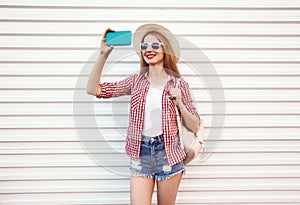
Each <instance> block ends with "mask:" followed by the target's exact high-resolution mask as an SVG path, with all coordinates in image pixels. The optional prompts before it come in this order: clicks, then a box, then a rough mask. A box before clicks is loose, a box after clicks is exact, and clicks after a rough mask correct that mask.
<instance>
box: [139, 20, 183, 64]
mask: <svg viewBox="0 0 300 205" xmlns="http://www.w3.org/2000/svg"><path fill="white" fill-rule="evenodd" d="M150 31H156V32H158V33H160V34H161V35H163V36H164V37H165V38H166V39H167V40H168V41H169V43H170V45H171V47H172V49H173V52H174V55H175V56H176V57H177V59H179V57H180V47H179V43H178V41H177V39H176V37H175V36H174V34H172V32H171V31H169V30H168V29H167V28H165V27H163V26H161V25H158V24H145V25H142V26H140V27H138V28H137V29H136V31H135V32H134V34H133V47H134V50H135V51H136V52H137V54H138V55H140V52H141V48H140V44H141V43H142V39H143V38H144V36H145V35H146V34H147V33H148V32H150Z"/></svg>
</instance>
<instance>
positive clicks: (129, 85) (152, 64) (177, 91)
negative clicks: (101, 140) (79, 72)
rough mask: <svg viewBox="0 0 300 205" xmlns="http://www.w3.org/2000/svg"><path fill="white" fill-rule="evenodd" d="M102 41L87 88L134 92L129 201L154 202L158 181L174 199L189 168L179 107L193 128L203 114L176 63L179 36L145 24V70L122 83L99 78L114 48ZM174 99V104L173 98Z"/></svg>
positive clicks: (139, 40)
mask: <svg viewBox="0 0 300 205" xmlns="http://www.w3.org/2000/svg"><path fill="white" fill-rule="evenodd" d="M111 31H113V30H111V29H107V30H106V32H105V33H104V35H103V38H102V41H101V48H100V50H101V52H100V56H99V58H98V60H97V62H96V64H95V66H94V68H93V70H92V72H91V74H90V77H89V80H88V84H87V88H86V91H87V93H88V94H91V95H95V96H97V97H99V98H111V97H118V96H122V95H131V101H130V113H129V126H128V132H127V138H126V147H125V150H126V154H127V155H128V156H129V157H130V158H131V162H130V164H131V166H130V170H131V178H130V201H131V204H132V205H140V204H143V205H147V204H151V201H152V194H153V190H154V185H155V183H157V200H158V204H160V205H168V204H174V203H175V200H176V195H177V191H178V187H179V184H180V181H181V178H182V175H183V173H184V172H185V169H184V165H183V159H184V158H185V152H184V151H183V150H182V148H181V147H180V142H179V138H178V127H177V121H176V114H175V106H177V107H178V109H179V111H180V114H181V117H182V120H183V122H184V123H185V125H186V126H187V127H188V128H189V129H190V130H192V131H194V132H196V131H197V130H198V129H199V125H200V117H199V115H198V114H197V110H196V108H195V107H194V106H193V101H192V99H191V96H190V90H189V86H188V84H187V82H186V81H184V79H182V78H181V79H180V81H179V88H174V87H175V84H176V82H177V80H178V79H179V78H180V73H179V71H178V68H177V62H178V59H179V54H180V48H179V44H178V42H177V39H176V37H175V36H174V35H173V34H172V33H171V32H170V31H169V30H168V29H166V28H165V27H162V26H160V25H157V24H145V25H143V26H140V27H139V28H138V29H137V30H136V31H135V33H134V35H133V45H134V48H135V50H136V52H137V54H138V55H139V56H140V73H139V74H135V75H132V76H130V77H128V78H126V79H124V80H122V81H119V82H112V83H111V82H104V83H99V81H100V77H101V72H102V70H103V67H104V64H105V62H106V60H107V58H108V56H109V54H110V53H111V51H112V50H113V47H112V46H110V47H108V46H106V44H105V40H106V33H107V32H111ZM174 102H175V103H174Z"/></svg>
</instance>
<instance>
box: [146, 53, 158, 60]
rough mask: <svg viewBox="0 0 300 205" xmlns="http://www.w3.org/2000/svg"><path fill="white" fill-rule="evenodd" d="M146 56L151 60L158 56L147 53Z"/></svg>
mask: <svg viewBox="0 0 300 205" xmlns="http://www.w3.org/2000/svg"><path fill="white" fill-rule="evenodd" d="M145 56H146V57H147V58H148V59H149V60H150V59H152V58H154V57H155V56H156V54H155V53H146V54H145Z"/></svg>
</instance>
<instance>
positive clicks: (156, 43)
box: [151, 42, 160, 49]
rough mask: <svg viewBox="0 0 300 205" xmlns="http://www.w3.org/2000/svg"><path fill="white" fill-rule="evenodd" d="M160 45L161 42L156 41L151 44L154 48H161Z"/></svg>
mask: <svg viewBox="0 0 300 205" xmlns="http://www.w3.org/2000/svg"><path fill="white" fill-rule="evenodd" d="M159 46H160V44H159V43H158V42H154V43H152V45H151V47H152V48H153V49H159Z"/></svg>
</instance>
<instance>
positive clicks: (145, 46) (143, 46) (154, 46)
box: [141, 42, 163, 50]
mask: <svg viewBox="0 0 300 205" xmlns="http://www.w3.org/2000/svg"><path fill="white" fill-rule="evenodd" d="M162 45H163V44H162V43H161V42H153V43H151V44H149V43H141V50H146V49H148V47H149V46H151V48H152V49H155V50H157V49H159V47H160V46H162Z"/></svg>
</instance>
